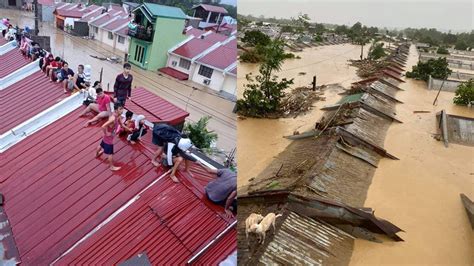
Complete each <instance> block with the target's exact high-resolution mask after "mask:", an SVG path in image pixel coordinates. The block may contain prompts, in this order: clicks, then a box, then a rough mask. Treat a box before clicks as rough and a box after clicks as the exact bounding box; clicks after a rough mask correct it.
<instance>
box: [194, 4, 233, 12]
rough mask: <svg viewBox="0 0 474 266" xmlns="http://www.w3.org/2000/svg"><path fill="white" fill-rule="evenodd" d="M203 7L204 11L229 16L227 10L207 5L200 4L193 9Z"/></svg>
mask: <svg viewBox="0 0 474 266" xmlns="http://www.w3.org/2000/svg"><path fill="white" fill-rule="evenodd" d="M198 7H202V8H204V10H206V11H209V12H217V13H221V14H227V10H226V9H225V8H223V7H221V6H213V5H206V4H200V5H198V6H195V7H193V9H195V8H198Z"/></svg>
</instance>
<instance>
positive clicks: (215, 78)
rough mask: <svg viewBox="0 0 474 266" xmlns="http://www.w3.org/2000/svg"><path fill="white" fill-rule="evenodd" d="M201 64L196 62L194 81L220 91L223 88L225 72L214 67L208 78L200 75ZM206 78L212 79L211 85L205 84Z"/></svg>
mask: <svg viewBox="0 0 474 266" xmlns="http://www.w3.org/2000/svg"><path fill="white" fill-rule="evenodd" d="M200 66H201V65H200V64H196V68H195V71H194V73H193V75H192V81H194V82H196V83H199V84H202V85H204V86H207V87H208V88H211V89H213V90H215V91H220V90H221V88H222V84H223V83H224V74H223V73H222V72H221V71H219V70H216V69H214V71H213V72H212V76H211V78H207V77H204V76H201V75H199V68H200ZM205 79H210V80H211V83H210V84H209V85H205V84H204V80H205Z"/></svg>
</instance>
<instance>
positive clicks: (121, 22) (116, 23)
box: [104, 17, 131, 31]
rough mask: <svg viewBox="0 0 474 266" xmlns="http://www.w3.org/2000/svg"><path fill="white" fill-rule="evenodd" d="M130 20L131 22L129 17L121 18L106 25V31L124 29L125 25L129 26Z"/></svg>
mask: <svg viewBox="0 0 474 266" xmlns="http://www.w3.org/2000/svg"><path fill="white" fill-rule="evenodd" d="M130 20H131V18H129V17H126V18H119V19H117V20H115V21H113V22H111V23H109V24H107V25H105V26H104V29H106V30H109V31H113V30H116V29H117V28H119V27H122V26H123V25H125V24H128V23H129V22H130Z"/></svg>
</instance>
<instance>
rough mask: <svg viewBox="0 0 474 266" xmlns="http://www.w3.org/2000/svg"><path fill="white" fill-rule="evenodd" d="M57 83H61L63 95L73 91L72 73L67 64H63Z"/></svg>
mask: <svg viewBox="0 0 474 266" xmlns="http://www.w3.org/2000/svg"><path fill="white" fill-rule="evenodd" d="M57 82H62V83H63V89H64V93H67V92H68V91H69V92H71V91H72V90H73V89H74V71H72V69H70V68H69V64H68V63H67V62H64V63H63V67H62V69H61V75H60V76H58V80H57Z"/></svg>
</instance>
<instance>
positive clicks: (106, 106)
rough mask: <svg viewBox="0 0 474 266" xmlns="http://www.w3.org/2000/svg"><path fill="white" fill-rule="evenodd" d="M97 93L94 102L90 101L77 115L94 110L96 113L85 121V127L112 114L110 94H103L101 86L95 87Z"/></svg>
mask: <svg viewBox="0 0 474 266" xmlns="http://www.w3.org/2000/svg"><path fill="white" fill-rule="evenodd" d="M96 93H97V98H96V102H95V103H90V104H89V105H88V106H87V108H86V109H84V111H82V113H81V114H80V115H79V117H81V116H84V115H86V114H87V113H88V112H91V111H93V112H95V113H97V115H96V116H94V118H92V119H90V120H89V121H87V123H86V125H85V127H87V126H89V125H90V124H93V123H95V122H97V121H99V120H101V119H104V118H107V117H109V116H110V115H111V114H112V111H111V108H110V102H111V99H110V96H109V95H107V94H105V93H104V91H103V90H102V88H97V89H96Z"/></svg>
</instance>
